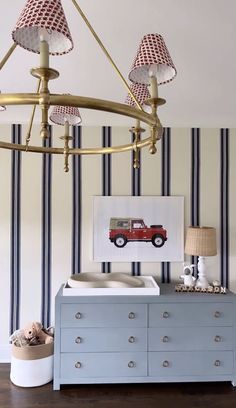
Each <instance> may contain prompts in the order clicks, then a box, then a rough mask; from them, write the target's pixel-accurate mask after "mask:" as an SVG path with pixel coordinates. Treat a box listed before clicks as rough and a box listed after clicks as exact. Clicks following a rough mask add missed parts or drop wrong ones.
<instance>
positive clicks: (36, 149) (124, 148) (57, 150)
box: [0, 137, 151, 155]
mask: <svg viewBox="0 0 236 408" xmlns="http://www.w3.org/2000/svg"><path fill="white" fill-rule="evenodd" d="M150 143H151V138H150V137H148V138H146V139H143V140H142V141H139V142H138V143H137V147H138V148H142V147H145V146H148V145H150ZM0 148H2V149H7V150H17V151H22V152H25V149H26V145H23V144H17V143H8V142H2V141H0ZM133 149H134V144H133V143H130V144H126V145H120V146H113V147H101V148H100V147H94V148H81V149H80V148H76V149H69V152H68V154H69V155H70V154H71V155H77V154H109V153H121V152H128V151H131V150H133ZM28 151H29V152H31V153H51V154H64V153H65V150H64V148H61V147H43V146H28Z"/></svg>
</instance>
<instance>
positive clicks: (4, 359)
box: [0, 344, 11, 363]
mask: <svg viewBox="0 0 236 408" xmlns="http://www.w3.org/2000/svg"><path fill="white" fill-rule="evenodd" d="M10 362H11V345H10V344H0V363H10Z"/></svg>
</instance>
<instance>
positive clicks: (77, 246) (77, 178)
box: [71, 126, 82, 274]
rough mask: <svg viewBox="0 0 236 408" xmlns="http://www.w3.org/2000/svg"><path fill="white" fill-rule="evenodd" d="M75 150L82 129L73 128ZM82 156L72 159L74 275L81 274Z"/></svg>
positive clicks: (78, 144) (79, 142) (75, 156)
mask: <svg viewBox="0 0 236 408" xmlns="http://www.w3.org/2000/svg"><path fill="white" fill-rule="evenodd" d="M72 135H73V142H72V145H73V148H81V138H82V128H81V127H80V126H73V127H72ZM81 164H82V163H81V156H80V155H73V157H72V254H71V259H72V265H71V269H72V274H75V273H80V272H81V243H82V242H81V227H82V192H81V189H82V183H81V180H82V177H81Z"/></svg>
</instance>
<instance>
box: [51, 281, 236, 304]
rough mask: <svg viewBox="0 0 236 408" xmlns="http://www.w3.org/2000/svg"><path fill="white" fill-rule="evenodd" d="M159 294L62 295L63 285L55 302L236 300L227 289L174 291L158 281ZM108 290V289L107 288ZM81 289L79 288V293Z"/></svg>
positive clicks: (168, 284) (171, 284) (173, 285)
mask: <svg viewBox="0 0 236 408" xmlns="http://www.w3.org/2000/svg"><path fill="white" fill-rule="evenodd" d="M158 285H159V287H160V295H159V296H157V295H156V296H154V295H140V296H137V295H104V296H102V295H90V296H84V295H81V296H80V295H78V296H65V295H64V296H63V286H64V285H62V286H61V288H60V289H59V291H58V293H57V295H56V302H59V303H78V302H80V303H175V302H181V303H184V302H186V303H189V302H192V303H198V302H200V303H201V302H207V303H208V302H214V303H220V302H232V301H234V302H236V295H235V294H234V293H233V292H231V291H228V290H227V293H226V294H214V293H199V292H198V293H196V292H195V293H194V292H190V293H187V292H186V293H182V292H176V291H175V283H164V284H162V283H159V282H158ZM107 290H109V289H107ZM82 292H83V289H81V293H82Z"/></svg>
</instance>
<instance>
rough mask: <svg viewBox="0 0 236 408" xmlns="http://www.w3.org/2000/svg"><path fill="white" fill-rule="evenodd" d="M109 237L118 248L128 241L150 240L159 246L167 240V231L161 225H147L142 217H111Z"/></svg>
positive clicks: (155, 245)
mask: <svg viewBox="0 0 236 408" xmlns="http://www.w3.org/2000/svg"><path fill="white" fill-rule="evenodd" d="M109 239H110V241H111V242H113V243H114V244H115V246H116V247H118V248H123V247H124V246H125V245H126V244H127V242H129V241H144V242H151V243H152V244H153V245H154V247H156V248H161V247H162V246H163V245H164V243H165V241H167V231H166V229H164V228H163V226H162V225H150V227H148V226H147V225H146V224H145V223H144V221H143V219H142V218H111V219H110V229H109Z"/></svg>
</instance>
